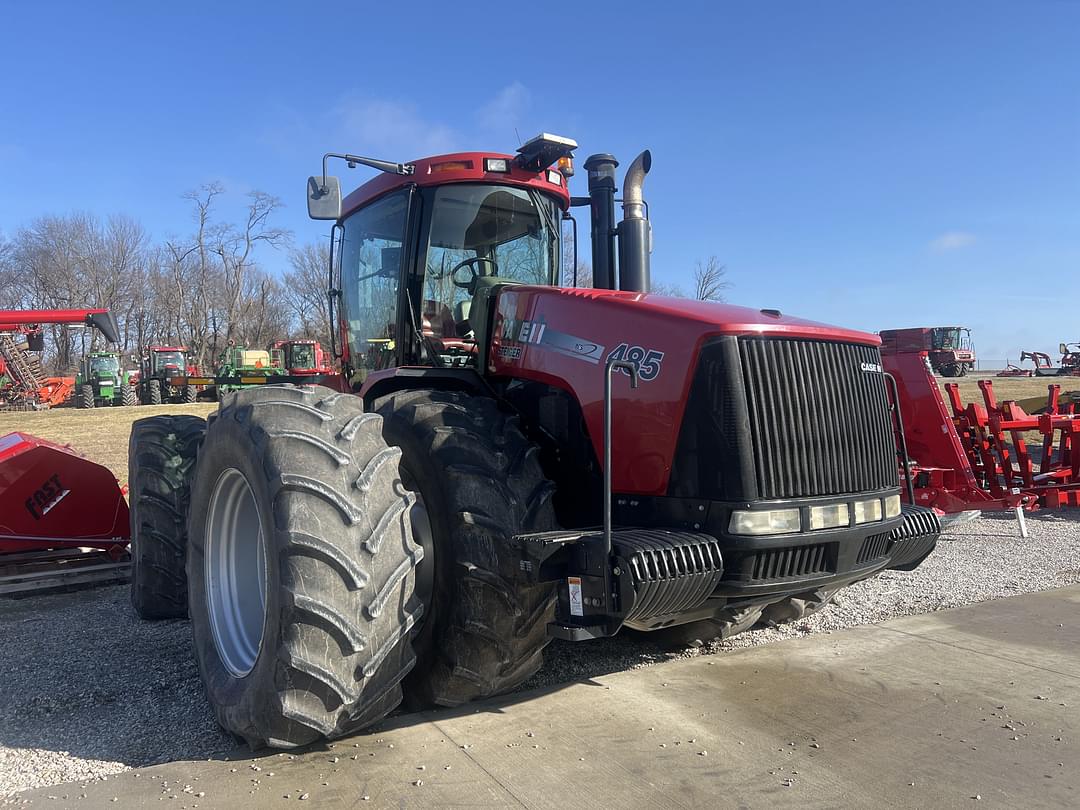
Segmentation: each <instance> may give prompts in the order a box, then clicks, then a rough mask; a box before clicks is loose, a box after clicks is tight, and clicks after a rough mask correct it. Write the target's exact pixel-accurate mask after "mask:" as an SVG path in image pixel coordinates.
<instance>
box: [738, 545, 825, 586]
mask: <svg viewBox="0 0 1080 810" xmlns="http://www.w3.org/2000/svg"><path fill="white" fill-rule="evenodd" d="M831 545H832V544H831V543H817V544H816V545H812V546H795V547H794V548H774V549H766V550H763V551H759V552H757V554H755V555H754V562H753V566H752V568H751V573H750V579H751V580H753V581H755V582H768V581H773V580H777V579H788V578H790V577H808V576H812V575H814V574H825V573H831V572H832V570H833V569H834V568H835V564H834V563H833V561H832V557H833V553H832V549H831V548H830V547H831Z"/></svg>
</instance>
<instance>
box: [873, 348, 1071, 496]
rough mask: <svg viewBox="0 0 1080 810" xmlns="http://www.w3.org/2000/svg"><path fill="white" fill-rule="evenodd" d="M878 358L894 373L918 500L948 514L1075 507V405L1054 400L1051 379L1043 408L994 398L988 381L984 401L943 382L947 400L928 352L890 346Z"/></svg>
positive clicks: (983, 383)
mask: <svg viewBox="0 0 1080 810" xmlns="http://www.w3.org/2000/svg"><path fill="white" fill-rule="evenodd" d="M882 362H883V365H884V367H885V371H886V372H888V373H889V374H891V375H892V376H893V378H894V379H895V380H896V388H897V395H898V402H899V406H900V410H901V415H902V420H903V425H904V434H905V438H906V445H907V457H908V460H909V468H910V470H911V475H912V483H913V485H914V486H913V490H914V497H915V502H916V503H918V504H920V505H922V506H932V507H934V508H935V509H938V510H940V511H941V512H944V513H947V514H950V513H957V512H964V511H967V510H972V509H979V510H1002V509H1015V508H1017V507H1022V508H1024V509H1029V510H1030V509H1038V508H1039V507H1051V508H1053V507H1060V506H1080V408H1078V407H1077V405H1076V404H1075V403H1063V402H1060V401H1059V394H1060V389H1061V387H1060V386H1058V385H1050V386H1048V389H1049V396H1048V399H1047V406H1046V412H1045V413H1041V414H1029V413H1027V412H1026V411H1025V410H1024V409H1023V408H1022V407H1021V406H1020V405H1018V404H1017V403H1015V402H1012V401H1006V402H1002V403H999V402H998V401H997V399H996V397H995V396H994V387H993V383H991V382H990V381H989V380H981V381H980V382H979V388H980V389H981V391H982V395H983V402H982V403H972V404H969V405H966V406H965V405H964V404H963V403H961V401H960V394H959V391H958V389H957V387H956V385H954V384H951V383H950V384H948V385H946V390H947V393H948V397H949V406H948V407H947V406H946V403H945V398H944V397H942V395H941V391H940V390H939V389H938V386H937V383H936V381H935V380H934V376H933V373H932V372H931V370H930V368H929V365H928V363H927V359H926V353H925V352H887V353H883V356H882ZM1035 433H1037V434H1038V436H1039V439H1038V444H1039V447H1038V449H1037V450H1036V451H1035V452H1032V450H1031V449H1029V447H1028V441H1029V437H1030V436H1031V434H1035Z"/></svg>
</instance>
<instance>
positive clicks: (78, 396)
mask: <svg viewBox="0 0 1080 810" xmlns="http://www.w3.org/2000/svg"><path fill="white" fill-rule="evenodd" d="M74 400H75V407H76V408H85V407H86V403H85V402H83V386H81V385H77V386H75V396H74Z"/></svg>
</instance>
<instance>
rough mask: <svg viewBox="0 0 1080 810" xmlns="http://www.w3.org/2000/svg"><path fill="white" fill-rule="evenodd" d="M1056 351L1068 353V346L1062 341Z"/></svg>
mask: <svg viewBox="0 0 1080 810" xmlns="http://www.w3.org/2000/svg"><path fill="white" fill-rule="evenodd" d="M1058 351H1059V352H1061V353H1062V354H1068V353H1069V347H1068V346H1066V345H1065V344H1064V343H1062V344H1060V345H1059V346H1058Z"/></svg>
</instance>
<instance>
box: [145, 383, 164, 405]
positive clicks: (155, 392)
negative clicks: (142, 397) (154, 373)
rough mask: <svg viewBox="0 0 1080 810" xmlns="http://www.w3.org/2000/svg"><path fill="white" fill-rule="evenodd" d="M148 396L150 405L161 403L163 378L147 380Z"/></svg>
mask: <svg viewBox="0 0 1080 810" xmlns="http://www.w3.org/2000/svg"><path fill="white" fill-rule="evenodd" d="M146 387H147V398H148V399H149V404H150V405H160V404H161V380H147V381H146Z"/></svg>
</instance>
